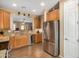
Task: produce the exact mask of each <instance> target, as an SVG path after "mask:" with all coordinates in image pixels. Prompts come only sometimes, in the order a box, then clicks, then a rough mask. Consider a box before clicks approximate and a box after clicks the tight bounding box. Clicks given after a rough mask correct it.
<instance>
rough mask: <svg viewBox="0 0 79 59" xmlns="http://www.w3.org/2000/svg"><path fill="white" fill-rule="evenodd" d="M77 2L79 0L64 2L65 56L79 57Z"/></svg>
mask: <svg viewBox="0 0 79 59" xmlns="http://www.w3.org/2000/svg"><path fill="white" fill-rule="evenodd" d="M77 2H78V0H67V1H66V2H64V57H79V56H78V55H79V51H78V50H79V47H78V46H79V42H78V24H77V21H78V4H77ZM66 39H67V40H66Z"/></svg>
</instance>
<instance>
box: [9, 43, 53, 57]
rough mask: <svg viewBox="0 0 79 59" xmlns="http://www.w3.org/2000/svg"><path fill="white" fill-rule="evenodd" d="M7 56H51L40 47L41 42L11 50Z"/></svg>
mask: <svg viewBox="0 0 79 59" xmlns="http://www.w3.org/2000/svg"><path fill="white" fill-rule="evenodd" d="M9 54H10V56H9V58H52V56H51V55H49V54H47V53H46V52H44V51H43V49H42V44H34V45H32V46H25V47H22V48H19V49H15V50H12V51H11V52H10V53H9Z"/></svg>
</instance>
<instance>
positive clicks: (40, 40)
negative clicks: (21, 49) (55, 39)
mask: <svg viewBox="0 0 79 59" xmlns="http://www.w3.org/2000/svg"><path fill="white" fill-rule="evenodd" d="M39 42H42V34H41V33H37V34H35V43H39Z"/></svg>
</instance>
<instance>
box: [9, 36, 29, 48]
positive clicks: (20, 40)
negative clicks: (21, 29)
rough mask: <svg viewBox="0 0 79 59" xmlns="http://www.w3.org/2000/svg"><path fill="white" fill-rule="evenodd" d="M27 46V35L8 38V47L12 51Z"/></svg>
mask: <svg viewBox="0 0 79 59" xmlns="http://www.w3.org/2000/svg"><path fill="white" fill-rule="evenodd" d="M27 45H29V38H28V36H27V35H22V36H15V37H11V38H10V47H11V48H12V49H16V48H20V47H23V46H27Z"/></svg>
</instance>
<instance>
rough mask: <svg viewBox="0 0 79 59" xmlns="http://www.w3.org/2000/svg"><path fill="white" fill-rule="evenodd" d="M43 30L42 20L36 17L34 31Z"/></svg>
mask: <svg viewBox="0 0 79 59" xmlns="http://www.w3.org/2000/svg"><path fill="white" fill-rule="evenodd" d="M39 28H41V19H40V17H39V16H35V17H34V29H39Z"/></svg>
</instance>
